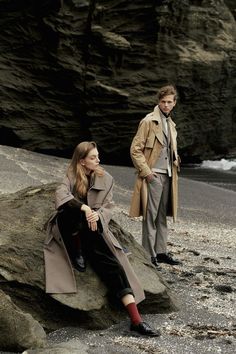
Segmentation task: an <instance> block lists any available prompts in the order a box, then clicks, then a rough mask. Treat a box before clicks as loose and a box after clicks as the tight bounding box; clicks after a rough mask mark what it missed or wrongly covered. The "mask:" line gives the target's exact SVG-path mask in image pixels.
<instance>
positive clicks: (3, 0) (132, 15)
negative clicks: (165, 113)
mask: <svg viewBox="0 0 236 354" xmlns="http://www.w3.org/2000/svg"><path fill="white" fill-rule="evenodd" d="M235 8H236V6H235V2H234V1H232V0H225V1H223V0H217V1H212V0H184V1H178V0H166V1H158V0H156V1H154V0H146V1H141V0H134V1H132V2H125V1H122V0H110V1H107V0H97V1H96V0H90V1H86V0H83V1H81V0H70V1H69V0H64V1H63V0H42V1H40V2H35V1H33V0H28V1H27V2H26V1H12V0H11V1H10V0H0V10H1V11H0V13H1V18H0V29H1V34H0V46H1V58H0V69H1V76H0V83H1V84H0V94H1V106H0V107H1V121H0V133H1V135H0V136H1V138H0V144H6V145H12V146H19V147H24V148H27V149H31V150H35V151H41V152H48V153H52V154H53V153H57V154H64V155H65V154H69V153H70V152H71V151H72V149H73V148H74V146H75V145H76V144H77V143H78V142H79V141H82V140H85V139H93V140H95V141H96V142H97V143H98V145H99V148H100V151H101V155H102V158H103V161H104V162H109V163H113V164H114V161H116V163H118V164H127V163H130V159H129V146H130V143H131V140H132V137H133V135H134V133H135V131H136V129H137V125H138V122H139V120H140V119H141V118H142V117H143V116H144V115H145V114H146V113H148V112H149V111H150V110H152V108H153V106H154V105H155V104H156V91H157V89H158V88H159V87H160V86H162V85H163V84H166V83H169V82H171V83H174V84H175V85H176V86H177V89H178V92H179V103H178V106H177V108H176V110H175V114H174V118H175V121H176V123H177V127H178V132H179V147H180V153H181V155H182V158H183V159H184V160H185V161H191V160H192V161H193V160H194V159H199V158H200V159H203V158H214V157H217V156H227V154H229V153H230V152H232V151H233V147H234V146H235V140H236V139H235V125H236V122H235V119H236V115H235V112H236V100H235V95H236V94H235V86H236V79H235V77H236V75H235V67H236V65H235V64H236V44H235V39H236V24H235V18H234V16H235V14H236V10H235Z"/></svg>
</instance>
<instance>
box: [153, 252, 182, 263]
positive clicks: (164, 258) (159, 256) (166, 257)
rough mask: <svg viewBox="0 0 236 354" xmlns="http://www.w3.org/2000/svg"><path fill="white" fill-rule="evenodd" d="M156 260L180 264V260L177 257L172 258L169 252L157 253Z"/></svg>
mask: <svg viewBox="0 0 236 354" xmlns="http://www.w3.org/2000/svg"><path fill="white" fill-rule="evenodd" d="M156 261H157V262H158V263H167V264H171V265H178V264H182V263H181V262H180V261H178V260H177V259H173V258H172V257H171V255H170V254H168V253H158V254H157V256H156Z"/></svg>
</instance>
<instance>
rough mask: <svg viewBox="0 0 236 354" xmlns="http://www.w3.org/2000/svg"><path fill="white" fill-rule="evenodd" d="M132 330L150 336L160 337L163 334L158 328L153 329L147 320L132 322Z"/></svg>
mask: <svg viewBox="0 0 236 354" xmlns="http://www.w3.org/2000/svg"><path fill="white" fill-rule="evenodd" d="M130 330H131V331H135V332H138V333H139V334H142V335H143V336H149V337H159V336H160V335H161V333H160V331H159V330H158V329H155V330H154V329H152V328H151V327H150V326H149V324H148V323H146V322H140V323H139V324H133V323H131V325H130Z"/></svg>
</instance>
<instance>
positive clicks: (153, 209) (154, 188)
mask: <svg viewBox="0 0 236 354" xmlns="http://www.w3.org/2000/svg"><path fill="white" fill-rule="evenodd" d="M147 187H148V201H147V212H146V217H145V218H143V236H142V245H143V247H144V248H145V249H146V251H147V252H148V253H149V254H150V255H151V257H154V258H155V257H156V250H155V248H154V246H155V244H156V218H157V215H158V210H159V205H160V201H161V198H162V193H163V187H162V182H161V176H160V174H156V175H155V176H154V178H153V180H152V181H151V182H149V183H148V185H147Z"/></svg>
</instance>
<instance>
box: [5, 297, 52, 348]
mask: <svg viewBox="0 0 236 354" xmlns="http://www.w3.org/2000/svg"><path fill="white" fill-rule="evenodd" d="M45 344H46V333H45V331H44V330H43V328H42V326H41V325H40V324H39V323H38V322H37V321H36V320H35V319H34V318H33V317H32V316H31V315H30V314H28V313H26V312H23V311H22V310H21V309H20V308H19V307H17V306H16V305H15V304H14V303H13V302H12V301H11V299H10V297H9V296H7V295H6V294H5V293H4V292H3V291H2V290H0V349H2V350H23V349H26V348H30V347H43V346H44V345H45Z"/></svg>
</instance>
